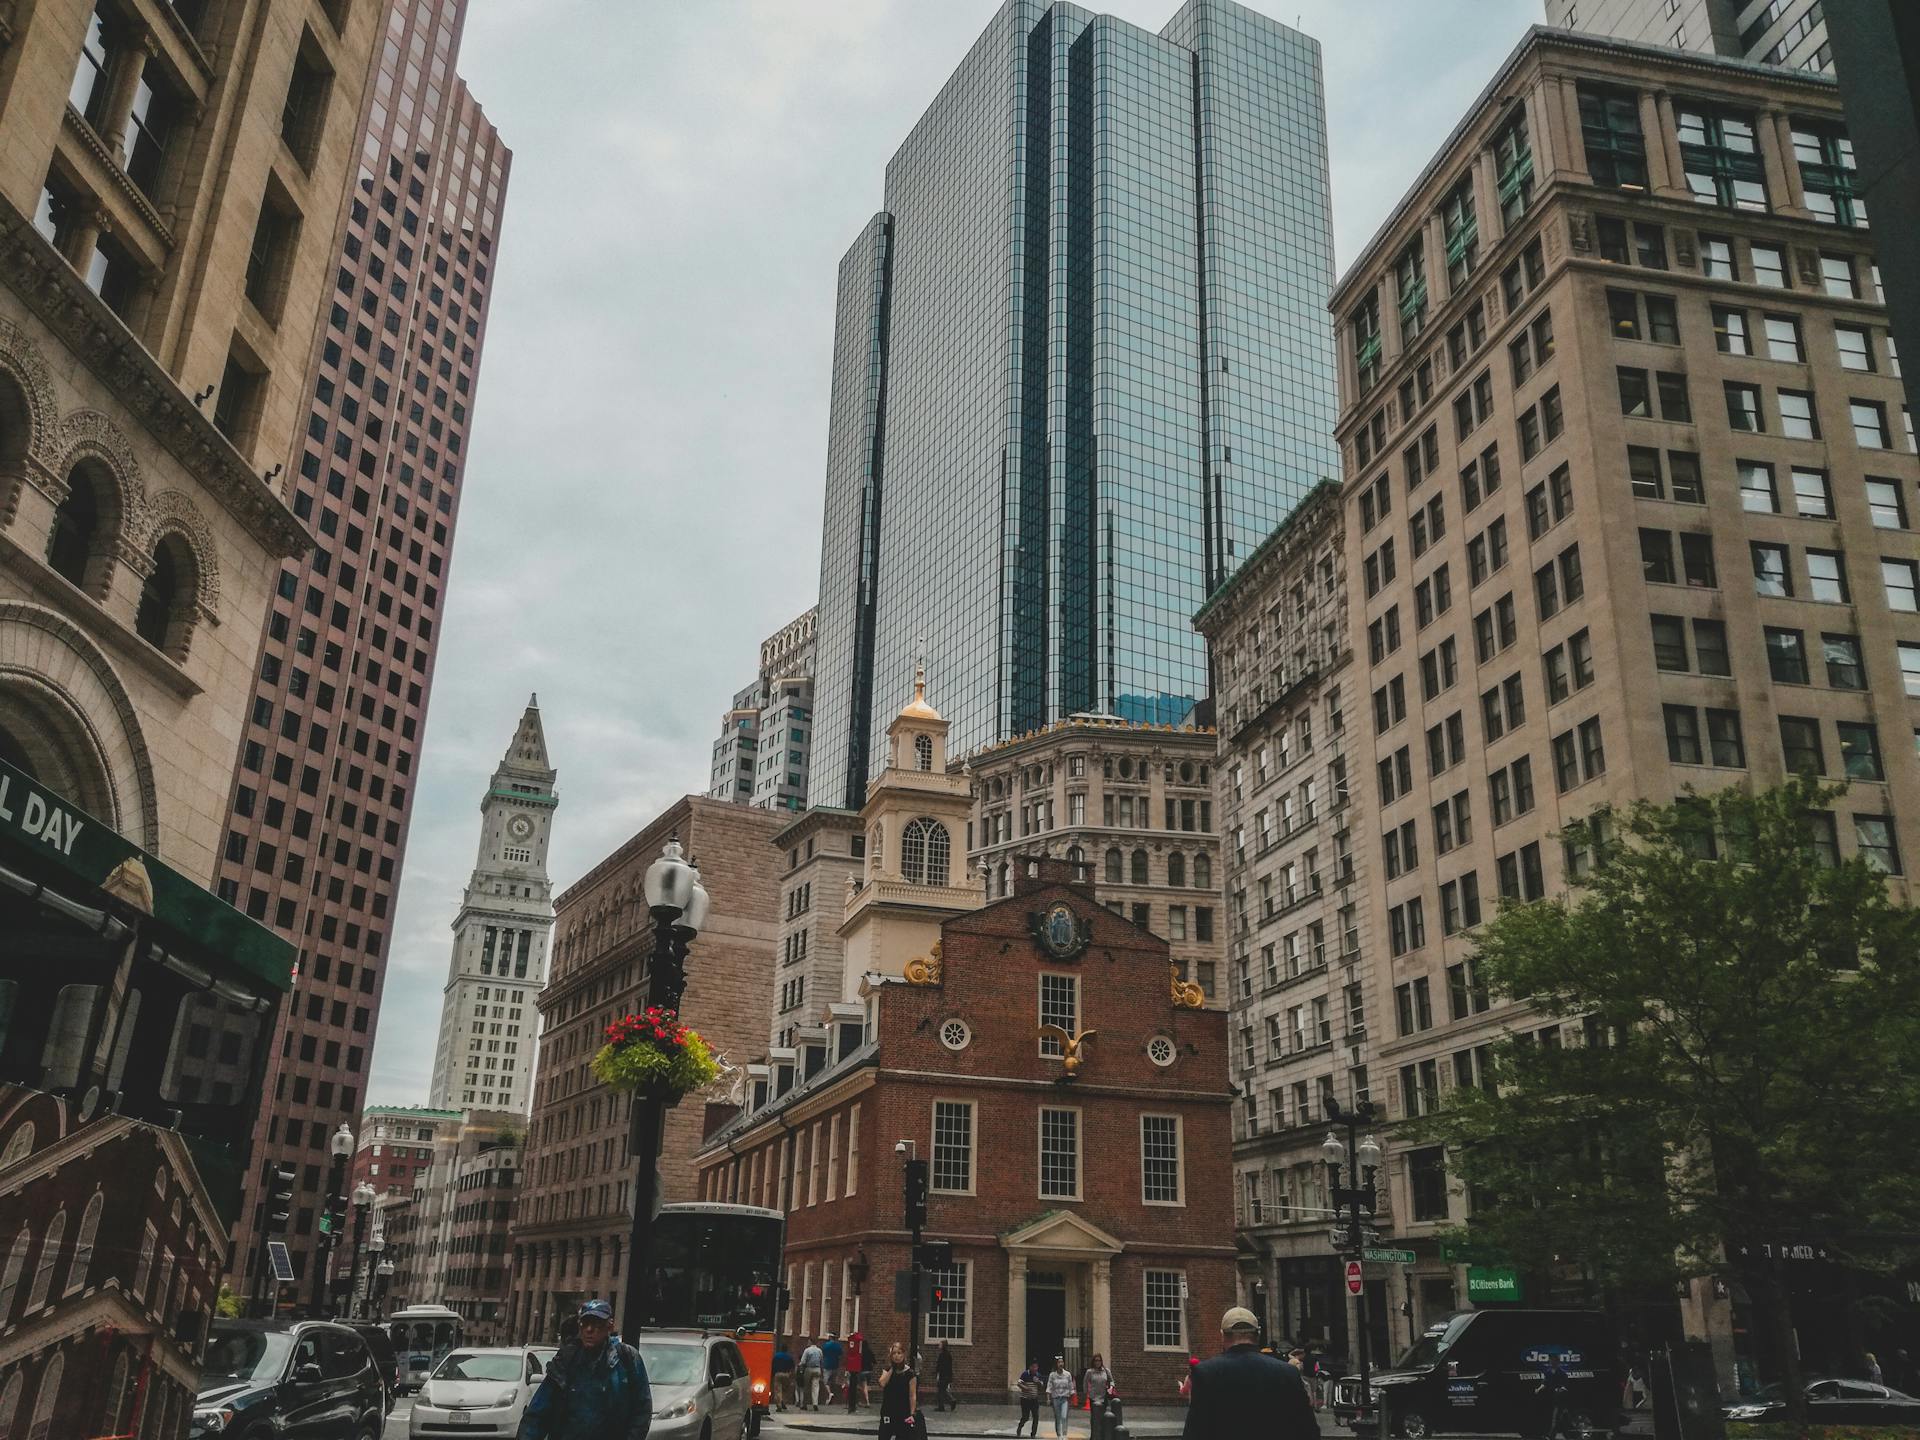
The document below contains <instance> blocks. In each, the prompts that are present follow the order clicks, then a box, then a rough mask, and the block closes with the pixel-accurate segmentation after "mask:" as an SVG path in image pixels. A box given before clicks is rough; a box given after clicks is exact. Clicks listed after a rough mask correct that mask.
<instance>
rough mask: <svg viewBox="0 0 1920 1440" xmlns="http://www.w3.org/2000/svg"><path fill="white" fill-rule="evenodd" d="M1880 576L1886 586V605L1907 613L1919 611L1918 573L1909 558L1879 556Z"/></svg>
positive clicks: (1919, 580)
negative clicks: (1896, 558) (1898, 558)
mask: <svg viewBox="0 0 1920 1440" xmlns="http://www.w3.org/2000/svg"><path fill="white" fill-rule="evenodd" d="M1880 578H1881V580H1882V581H1883V582H1885V584H1886V587H1887V607H1888V608H1889V609H1892V610H1904V611H1906V612H1907V613H1909V614H1912V613H1914V612H1916V611H1920V574H1917V573H1916V570H1915V566H1914V562H1913V561H1911V560H1889V559H1887V558H1886V557H1885V556H1884V555H1883V556H1882V557H1881V558H1880Z"/></svg>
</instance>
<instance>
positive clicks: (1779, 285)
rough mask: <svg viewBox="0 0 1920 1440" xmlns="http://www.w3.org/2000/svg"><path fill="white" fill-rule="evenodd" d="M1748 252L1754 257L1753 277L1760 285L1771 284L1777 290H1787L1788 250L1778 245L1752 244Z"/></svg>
mask: <svg viewBox="0 0 1920 1440" xmlns="http://www.w3.org/2000/svg"><path fill="white" fill-rule="evenodd" d="M1747 254H1748V255H1749V256H1751V257H1752V259H1753V279H1754V283H1755V284H1758V285H1766V286H1770V287H1771V288H1773V289H1775V290H1785V289H1787V288H1789V287H1788V285H1787V252H1786V251H1784V250H1782V249H1781V248H1780V247H1778V246H1777V245H1751V246H1748V247H1747Z"/></svg>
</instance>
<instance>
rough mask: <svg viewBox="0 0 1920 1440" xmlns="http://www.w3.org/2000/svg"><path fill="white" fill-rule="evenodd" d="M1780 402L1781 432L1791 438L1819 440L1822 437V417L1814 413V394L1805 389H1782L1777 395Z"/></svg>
mask: <svg viewBox="0 0 1920 1440" xmlns="http://www.w3.org/2000/svg"><path fill="white" fill-rule="evenodd" d="M1775 398H1776V399H1778V400H1779V402H1780V433H1781V434H1782V435H1785V436H1786V437H1787V438H1788V439H1790V440H1818V439H1819V438H1820V417H1819V416H1818V415H1816V414H1815V413H1814V409H1813V396H1812V395H1811V394H1810V393H1809V392H1807V391H1805V390H1782V391H1780V392H1779V394H1778V395H1777V396H1776V397H1775Z"/></svg>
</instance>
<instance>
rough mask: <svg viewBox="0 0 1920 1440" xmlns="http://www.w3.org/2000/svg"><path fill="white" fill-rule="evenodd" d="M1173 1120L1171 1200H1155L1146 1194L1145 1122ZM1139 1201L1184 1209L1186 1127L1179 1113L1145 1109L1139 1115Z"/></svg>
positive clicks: (1185, 1197)
mask: <svg viewBox="0 0 1920 1440" xmlns="http://www.w3.org/2000/svg"><path fill="white" fill-rule="evenodd" d="M1149 1120H1170V1121H1172V1122H1173V1190H1174V1198H1173V1199H1171V1200H1155V1199H1153V1198H1152V1197H1151V1196H1149V1195H1148V1194H1147V1122H1148V1121H1149ZM1140 1203H1141V1204H1142V1205H1152V1206H1154V1207H1155V1208H1157V1209H1176V1210H1177V1209H1184V1208H1185V1206H1186V1203H1187V1127H1186V1123H1185V1121H1184V1119H1183V1118H1182V1117H1181V1116H1179V1115H1172V1114H1168V1113H1166V1112H1164V1111H1155V1110H1147V1111H1143V1112H1142V1113H1141V1116H1140Z"/></svg>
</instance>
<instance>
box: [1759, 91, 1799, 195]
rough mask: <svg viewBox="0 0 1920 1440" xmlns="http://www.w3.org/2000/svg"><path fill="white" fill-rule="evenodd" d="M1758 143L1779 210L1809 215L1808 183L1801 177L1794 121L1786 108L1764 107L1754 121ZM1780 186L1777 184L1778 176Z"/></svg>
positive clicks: (1768, 184) (1770, 193) (1770, 192)
mask: <svg viewBox="0 0 1920 1440" xmlns="http://www.w3.org/2000/svg"><path fill="white" fill-rule="evenodd" d="M1753 128H1754V132H1755V136H1754V138H1755V143H1756V144H1758V145H1759V146H1760V158H1761V163H1762V164H1764V165H1765V166H1766V172H1767V194H1768V196H1769V197H1770V198H1771V200H1772V202H1773V208H1774V209H1775V210H1776V211H1786V212H1790V213H1792V214H1795V215H1808V214H1809V213H1810V212H1809V211H1808V210H1807V192H1806V187H1805V186H1804V185H1802V184H1801V181H1800V162H1799V160H1798V159H1797V158H1795V159H1791V160H1790V159H1789V158H1788V157H1789V156H1791V155H1793V121H1792V120H1790V119H1789V118H1788V117H1787V115H1786V112H1785V111H1782V110H1763V111H1762V112H1761V113H1760V118H1759V121H1758V123H1756V124H1755V125H1754V127H1753ZM1776 176H1777V177H1778V180H1779V188H1778V189H1775V188H1774V182H1775V177H1776Z"/></svg>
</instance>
